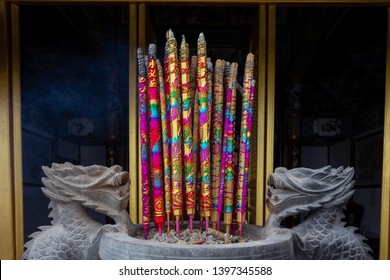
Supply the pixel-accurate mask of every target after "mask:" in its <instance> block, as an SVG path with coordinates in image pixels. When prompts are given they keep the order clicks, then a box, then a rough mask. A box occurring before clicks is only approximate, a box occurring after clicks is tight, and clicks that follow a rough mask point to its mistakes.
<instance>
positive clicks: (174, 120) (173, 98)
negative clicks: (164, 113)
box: [167, 30, 183, 232]
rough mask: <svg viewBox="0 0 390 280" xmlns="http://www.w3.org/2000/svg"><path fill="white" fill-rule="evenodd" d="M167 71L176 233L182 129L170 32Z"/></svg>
mask: <svg viewBox="0 0 390 280" xmlns="http://www.w3.org/2000/svg"><path fill="white" fill-rule="evenodd" d="M167 41H168V69H169V82H170V83H169V91H170V104H171V107H170V123H171V134H172V137H171V164H172V209H173V215H174V216H175V219H176V231H177V232H179V231H180V219H181V217H182V215H183V188H182V187H183V175H182V173H183V172H182V161H183V151H182V129H181V96H180V85H179V83H180V82H179V75H178V73H179V69H178V58H177V46H176V39H175V37H174V34H173V32H172V31H171V30H169V31H168V32H167Z"/></svg>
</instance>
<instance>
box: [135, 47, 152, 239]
mask: <svg viewBox="0 0 390 280" xmlns="http://www.w3.org/2000/svg"><path fill="white" fill-rule="evenodd" d="M137 58H138V94H139V103H140V111H139V114H140V127H139V129H140V142H141V184H142V224H143V228H144V236H145V239H148V238H149V228H150V205H149V195H150V189H149V167H150V166H149V163H150V159H149V148H148V147H149V145H148V142H149V141H148V139H149V138H148V131H149V127H148V123H149V121H148V100H147V81H146V68H145V56H144V54H143V51H142V49H141V48H138V49H137Z"/></svg>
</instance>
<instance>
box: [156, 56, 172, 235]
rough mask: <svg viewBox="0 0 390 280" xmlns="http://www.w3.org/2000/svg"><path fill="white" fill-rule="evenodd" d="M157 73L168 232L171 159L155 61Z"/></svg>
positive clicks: (160, 79) (161, 84)
mask: <svg viewBox="0 0 390 280" xmlns="http://www.w3.org/2000/svg"><path fill="white" fill-rule="evenodd" d="M156 63H157V72H158V86H159V93H160V113H161V137H162V155H163V164H164V192H165V195H164V198H165V213H166V216H167V231H168V232H170V222H171V211H172V209H171V203H172V202H171V200H172V189H171V158H170V150H169V143H168V141H169V137H168V122H167V104H166V101H167V100H166V95H165V90H164V72H163V68H162V65H161V62H160V61H159V60H158V59H156Z"/></svg>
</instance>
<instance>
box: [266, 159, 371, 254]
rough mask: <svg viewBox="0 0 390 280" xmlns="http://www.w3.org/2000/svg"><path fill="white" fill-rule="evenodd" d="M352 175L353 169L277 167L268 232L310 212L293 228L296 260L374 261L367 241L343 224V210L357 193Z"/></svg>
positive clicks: (270, 193) (269, 201) (272, 179)
mask: <svg viewBox="0 0 390 280" xmlns="http://www.w3.org/2000/svg"><path fill="white" fill-rule="evenodd" d="M353 176H354V169H353V168H351V167H349V168H345V169H344V168H343V167H340V168H337V169H335V168H331V167H330V166H325V167H323V168H320V169H309V168H295V169H291V170H288V169H286V168H283V167H279V168H276V170H275V172H274V173H272V174H270V175H269V177H268V193H267V198H266V201H267V206H268V209H269V210H270V212H271V215H270V217H269V219H268V221H267V223H268V224H267V231H268V232H270V233H272V231H273V230H275V229H279V228H280V223H281V221H282V220H283V219H284V218H286V217H287V216H290V215H295V214H297V213H302V212H309V211H310V212H309V215H308V217H307V218H306V220H305V221H304V222H302V223H301V224H299V225H297V226H295V227H293V228H292V229H291V230H292V231H293V233H294V237H295V244H294V245H295V246H294V247H295V248H296V250H295V251H296V252H295V253H296V256H297V258H301V259H371V258H372V257H371V255H370V254H369V251H370V248H369V246H368V245H367V244H366V243H364V242H363V240H364V239H365V238H364V237H363V236H361V235H359V234H356V233H355V231H356V228H355V227H345V223H344V222H342V218H343V217H344V214H343V212H342V209H343V207H344V206H345V204H346V203H347V202H348V200H349V198H350V197H351V196H352V195H353V193H354V190H353V189H352V188H353V185H354V183H355V182H354V180H352V179H353Z"/></svg>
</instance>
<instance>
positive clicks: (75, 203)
mask: <svg viewBox="0 0 390 280" xmlns="http://www.w3.org/2000/svg"><path fill="white" fill-rule="evenodd" d="M42 169H43V171H44V173H45V175H46V176H47V177H44V178H42V183H43V184H44V187H43V188H42V191H43V193H44V194H45V195H46V196H47V197H48V198H49V199H50V200H51V201H50V204H49V207H50V208H52V212H51V213H50V215H49V216H50V217H52V218H53V220H52V225H51V226H42V227H39V229H40V230H41V231H38V232H35V233H33V234H32V235H30V237H31V238H32V239H31V240H30V241H29V242H27V243H26V244H25V247H26V248H27V250H26V251H25V253H24V255H23V258H24V259H72V260H80V259H98V258H99V256H98V246H99V240H100V237H101V235H102V233H104V232H126V233H130V231H131V230H132V229H133V227H134V225H132V223H131V221H130V219H129V216H128V213H127V212H126V207H127V204H128V202H129V175H128V173H127V172H125V171H122V167H120V166H117V165H116V166H112V167H110V168H107V167H104V166H99V165H92V166H88V167H84V166H79V165H73V164H71V163H65V164H56V163H53V164H52V167H51V168H49V167H46V166H44V167H43V168H42ZM86 208H91V209H94V210H96V211H97V212H99V213H103V214H105V215H107V216H109V217H111V218H112V219H113V220H114V221H115V223H116V224H115V225H109V224H107V225H102V224H100V223H98V222H96V221H95V220H93V219H92V218H90V216H89V215H88V212H87V210H86Z"/></svg>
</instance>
